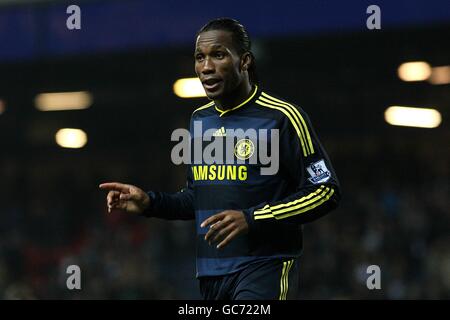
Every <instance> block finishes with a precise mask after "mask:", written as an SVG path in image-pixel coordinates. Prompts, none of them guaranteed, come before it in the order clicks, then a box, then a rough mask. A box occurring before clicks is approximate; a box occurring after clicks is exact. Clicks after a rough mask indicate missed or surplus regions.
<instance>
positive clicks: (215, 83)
mask: <svg viewBox="0 0 450 320" xmlns="http://www.w3.org/2000/svg"><path fill="white" fill-rule="evenodd" d="M221 83H222V80H221V79H218V78H210V79H207V80H203V81H202V84H203V88H205V90H208V91H215V90H217V89H218V88H219V86H220V84H221Z"/></svg>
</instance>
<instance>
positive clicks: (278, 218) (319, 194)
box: [202, 109, 341, 248]
mask: <svg viewBox="0 0 450 320" xmlns="http://www.w3.org/2000/svg"><path fill="white" fill-rule="evenodd" d="M298 111H299V112H298V113H297V115H298V116H297V117H296V118H292V119H287V118H286V119H285V120H286V121H285V122H284V123H283V125H282V128H281V133H280V154H279V155H280V163H281V164H282V167H283V170H284V172H285V173H286V174H287V175H289V177H290V178H291V179H292V181H293V182H294V183H295V184H296V185H297V188H296V191H295V192H294V193H292V194H290V195H288V196H286V197H285V198H283V199H282V200H279V201H272V202H263V203H260V204H258V205H256V206H254V207H251V208H248V209H245V210H243V211H236V210H227V211H224V212H221V213H218V214H216V215H214V216H212V217H209V218H208V219H207V220H205V221H204V222H203V223H202V227H206V226H210V229H209V231H208V232H207V234H206V235H205V240H206V241H208V242H210V243H211V244H212V243H219V244H218V248H221V247H224V246H225V245H227V244H228V243H229V242H230V241H231V240H233V239H234V238H235V237H236V236H238V235H240V234H243V233H247V232H249V231H251V230H254V229H257V228H258V226H259V225H261V224H267V223H280V222H288V223H295V224H304V223H308V222H312V221H314V220H317V219H319V218H320V217H322V216H324V215H326V214H327V213H329V212H330V211H332V210H333V209H335V208H336V207H337V206H338V204H339V201H340V198H341V195H340V187H339V182H338V178H337V176H336V173H335V171H334V168H333V166H332V164H331V161H330V160H329V157H328V155H327V153H326V151H325V150H324V148H323V146H322V144H321V143H320V141H319V139H318V137H317V134H316V133H315V131H314V129H313V127H312V125H311V122H310V120H309V117H308V115H307V114H306V113H304V112H303V111H302V110H301V109H298Z"/></svg>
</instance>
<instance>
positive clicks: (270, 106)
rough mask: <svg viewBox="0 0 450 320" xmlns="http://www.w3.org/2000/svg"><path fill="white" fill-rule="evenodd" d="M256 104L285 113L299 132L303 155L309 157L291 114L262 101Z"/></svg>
mask: <svg viewBox="0 0 450 320" xmlns="http://www.w3.org/2000/svg"><path fill="white" fill-rule="evenodd" d="M255 102H256V103H257V104H259V105H261V106H264V107H268V108H272V109H277V110H280V111H281V112H283V113H284V115H285V116H286V117H288V119H289V120H290V121H291V123H292V125H293V126H294V129H295V131H297V135H298V137H299V139H300V142H301V145H302V149H303V155H304V156H305V157H306V156H308V150H307V148H306V146H305V143H304V142H303V139H302V135H301V133H300V129H299V127H298V125H297V123H296V122H295V120H294V119H292V117H291V115H290V114H289V112H288V111H287V110H286V109H284V108H281V107H277V106H275V105H273V104H268V103H265V102H262V101H260V100H256V101H255Z"/></svg>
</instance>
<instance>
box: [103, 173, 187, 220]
mask: <svg viewBox="0 0 450 320" xmlns="http://www.w3.org/2000/svg"><path fill="white" fill-rule="evenodd" d="M99 187H100V189H103V190H108V191H109V192H108V195H107V196H106V203H107V206H108V212H111V211H112V210H118V211H121V212H126V213H132V214H139V215H143V216H146V217H155V218H161V219H165V220H192V219H195V210H194V191H193V189H192V184H191V182H190V179H189V176H188V183H187V188H185V189H182V190H181V191H180V192H176V193H166V192H158V191H150V192H144V191H143V190H142V189H140V188H138V187H136V186H133V185H130V184H124V183H119V182H107V183H102V184H100V186H99Z"/></svg>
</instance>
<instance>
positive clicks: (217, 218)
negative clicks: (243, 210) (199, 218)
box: [200, 212, 224, 228]
mask: <svg viewBox="0 0 450 320" xmlns="http://www.w3.org/2000/svg"><path fill="white" fill-rule="evenodd" d="M223 217H224V214H223V213H222V212H221V213H218V214H215V215H213V216H211V217H209V218H208V219H206V220H205V221H203V222H202V224H201V225H200V227H202V228H204V227H206V226H208V225H210V224H211V223H215V222H217V221H220V220H222V219H223Z"/></svg>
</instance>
